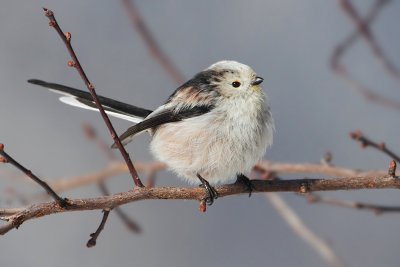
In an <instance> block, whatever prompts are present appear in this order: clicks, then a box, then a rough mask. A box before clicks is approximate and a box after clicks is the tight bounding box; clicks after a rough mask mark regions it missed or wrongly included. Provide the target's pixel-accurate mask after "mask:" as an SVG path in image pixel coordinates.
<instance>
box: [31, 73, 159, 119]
mask: <svg viewBox="0 0 400 267" xmlns="http://www.w3.org/2000/svg"><path fill="white" fill-rule="evenodd" d="M28 82H29V83H31V84H36V85H39V86H43V87H46V88H49V89H50V91H53V92H55V93H59V94H62V95H63V96H61V97H60V98H59V99H60V101H61V102H63V103H65V104H68V105H71V106H75V107H80V108H84V109H89V110H95V111H99V110H98V109H97V107H96V105H95V104H94V102H93V100H92V96H91V95H90V93H88V92H84V91H82V90H78V89H75V88H72V87H68V86H65V85H62V84H57V83H48V82H45V81H42V80H37V79H30V80H28ZM99 100H100V102H101V105H102V106H103V108H104V110H105V112H106V113H107V114H109V115H111V116H114V117H117V118H120V119H124V120H128V121H131V122H134V123H139V122H141V121H142V120H143V119H144V118H146V117H147V116H148V115H149V114H150V113H151V112H152V111H151V110H147V109H144V108H139V107H136V106H132V105H129V104H126V103H123V102H120V101H116V100H113V99H111V98H108V97H104V96H99Z"/></svg>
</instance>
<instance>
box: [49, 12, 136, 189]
mask: <svg viewBox="0 0 400 267" xmlns="http://www.w3.org/2000/svg"><path fill="white" fill-rule="evenodd" d="M43 10H44V11H45V15H46V17H47V18H48V19H49V20H50V22H49V25H50V26H51V27H53V28H54V29H55V30H56V31H57V33H58V35H59V36H60V38H61V39H62V41H63V42H64V44H65V46H66V47H67V49H68V52H69V54H70V56H71V58H72V61H69V62H68V65H69V66H71V67H75V68H76V70H77V71H78V73H79V75H80V76H81V78H82V80H83V81H84V83H85V85H86V87H87V88H88V90H89V92H90V94H91V95H92V97H93V101H94V103H95V104H96V106H97V108H98V109H99V111H100V114H101V116H102V118H103V120H104V122H105V123H106V125H107V128H108V129H109V131H110V134H111V137H112V138H113V140H114V143H115V144H116V145H117V147H118V149H119V151H120V152H121V154H122V156H123V158H124V160H125V162H126V164H127V165H128V168H129V172H130V174H131V176H132V178H133V181H134V182H135V185H136V186H138V187H143V184H142V182H141V181H140V178H139V176H138V173H137V171H136V169H135V167H134V166H133V164H132V161H131V159H130V157H129V154H128V153H127V152H126V150H125V148H124V146H123V145H122V143H121V141H120V140H119V138H118V135H117V133H116V132H115V130H114V127H113V125H112V124H111V121H110V119H109V118H108V116H107V114H106V113H105V111H104V109H103V107H102V106H101V103H100V100H99V98H98V96H97V94H96V90H95V87H94V85H93V84H92V83H91V82H90V81H89V79H88V77H87V76H86V73H85V71H84V70H83V68H82V66H81V64H80V62H79V60H78V57H77V56H76V54H75V51H74V49H73V48H72V45H71V34H70V33H69V32H67V33H65V34H64V32H63V31H62V30H61V28H60V26H59V25H58V23H57V20H56V18H55V17H54V13H53V11H51V10H49V9H47V8H43Z"/></svg>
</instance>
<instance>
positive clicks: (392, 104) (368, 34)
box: [331, 0, 400, 110]
mask: <svg viewBox="0 0 400 267" xmlns="http://www.w3.org/2000/svg"><path fill="white" fill-rule="evenodd" d="M338 2H339V4H340V6H341V7H342V10H343V11H344V13H345V14H346V15H347V16H349V17H350V19H351V21H352V22H353V23H354V24H355V26H356V30H355V31H354V32H353V33H352V34H350V35H349V36H348V37H347V38H346V39H345V40H344V41H343V42H341V43H340V44H339V45H337V47H336V49H335V50H334V52H333V54H332V57H331V67H332V69H333V70H334V72H335V73H336V74H337V75H338V76H339V77H340V78H341V79H342V80H344V81H345V82H346V83H347V84H348V85H349V86H350V88H352V89H353V90H354V91H355V92H357V93H359V94H361V95H362V96H363V97H365V98H366V99H367V100H369V101H371V102H373V103H376V104H379V105H381V106H384V107H389V108H393V109H396V110H400V101H398V100H393V99H391V98H387V97H384V96H382V95H380V94H379V93H377V92H375V91H373V90H372V89H370V88H368V87H367V86H365V85H364V84H363V83H361V82H360V81H358V80H356V79H355V78H353V76H352V75H351V74H350V72H349V71H348V70H347V67H346V66H345V65H344V64H342V63H341V60H342V58H343V56H344V54H345V52H347V50H348V49H349V48H350V47H351V46H352V45H353V44H354V43H355V41H356V40H357V39H358V38H359V37H362V38H363V39H364V40H365V41H366V43H367V44H368V45H369V47H370V48H371V52H372V55H373V56H374V58H375V59H376V60H377V61H378V62H379V63H381V66H383V69H384V70H385V72H386V73H388V74H389V75H391V76H392V77H394V78H395V79H397V80H400V72H399V70H398V69H397V68H396V67H395V65H394V64H393V63H391V62H390V60H389V59H388V58H387V57H386V55H385V53H384V52H383V49H382V48H381V47H380V46H379V44H378V42H377V41H376V38H375V36H374V35H373V33H372V31H371V29H370V25H371V23H372V22H374V20H375V19H376V17H377V16H378V14H379V13H380V11H381V10H382V8H383V7H384V6H385V5H387V4H389V3H390V2H392V1H391V0H376V1H375V3H374V5H373V6H372V8H371V10H370V11H369V13H368V15H367V16H366V17H365V19H362V18H361V16H360V15H359V14H358V11H357V10H356V8H355V7H354V6H353V4H352V3H351V1H350V0H338Z"/></svg>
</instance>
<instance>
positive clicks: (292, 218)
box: [265, 193, 344, 267]
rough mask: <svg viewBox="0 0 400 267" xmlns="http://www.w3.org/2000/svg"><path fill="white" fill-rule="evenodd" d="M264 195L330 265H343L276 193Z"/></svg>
mask: <svg viewBox="0 0 400 267" xmlns="http://www.w3.org/2000/svg"><path fill="white" fill-rule="evenodd" d="M265 197H266V198H267V199H268V200H269V201H270V203H271V204H272V206H273V207H274V208H275V210H276V211H277V212H278V213H279V215H281V217H282V218H284V220H285V221H286V222H287V224H288V225H289V227H290V228H291V229H292V230H293V231H294V232H295V233H296V234H297V235H298V236H299V237H301V238H302V239H303V240H304V241H305V242H306V243H307V244H309V245H310V246H311V247H312V248H313V249H314V250H315V251H316V252H317V253H318V254H319V255H321V257H322V258H324V259H325V260H326V261H327V262H328V263H329V265H331V266H332V267H343V266H344V264H343V262H342V261H341V260H340V259H339V257H338V256H337V255H336V254H335V252H334V251H333V249H332V248H331V247H330V246H329V244H328V243H327V242H326V241H324V240H323V239H322V238H320V237H318V235H316V234H315V233H314V232H313V231H312V230H311V229H310V228H309V227H307V225H306V224H305V223H304V222H303V221H302V220H301V218H300V217H299V216H298V215H297V214H296V213H295V211H294V210H293V209H292V208H290V206H289V205H287V203H286V202H285V201H284V200H283V199H282V198H281V197H280V196H279V195H278V194H277V193H268V194H265Z"/></svg>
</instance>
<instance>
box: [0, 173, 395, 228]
mask: <svg viewBox="0 0 400 267" xmlns="http://www.w3.org/2000/svg"><path fill="white" fill-rule="evenodd" d="M252 183H253V185H254V191H253V192H254V193H257V192H298V193H308V192H316V191H337V190H361V189H384V188H395V189H399V188H400V179H398V178H397V177H393V176H390V175H384V176H373V177H346V178H334V179H296V180H273V181H265V180H252ZM216 190H217V191H218V194H219V197H225V196H231V195H238V194H245V193H246V194H247V193H248V192H247V189H246V188H245V187H243V186H242V185H237V184H232V185H224V186H219V187H216ZM205 198H206V194H205V192H204V190H203V189H202V188H176V187H158V188H145V187H143V188H142V187H136V188H135V189H133V190H130V191H127V192H123V193H118V194H115V195H111V196H103V197H98V198H87V199H69V200H68V205H67V208H62V207H60V206H59V205H58V204H57V203H56V202H47V203H40V204H35V205H31V206H29V207H27V208H25V209H23V210H20V211H19V212H17V213H15V214H12V215H10V212H9V210H8V209H3V210H2V212H3V213H0V216H1V219H3V220H5V221H8V223H7V224H6V225H4V226H3V227H1V228H0V234H5V233H7V232H8V231H9V230H11V229H13V228H18V227H19V226H20V225H21V224H22V223H23V222H25V221H27V220H31V219H34V218H39V217H43V216H46V215H50V214H54V213H61V212H70V211H83V210H98V209H101V210H104V209H112V208H114V207H117V206H120V205H124V204H127V203H130V202H134V201H139V200H145V199H187V200H189V199H190V200H197V201H202V200H203V199H205ZM17 211H18V210H17Z"/></svg>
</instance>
